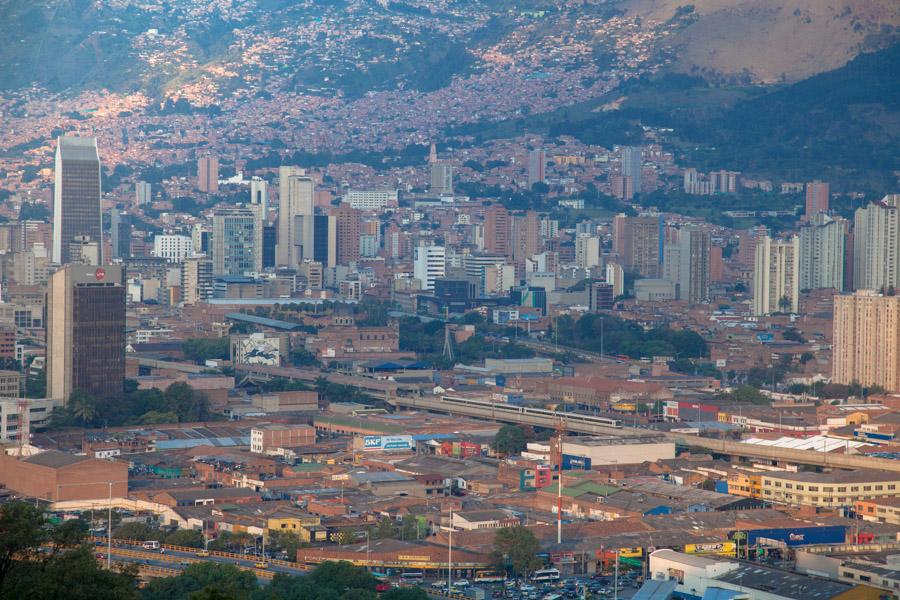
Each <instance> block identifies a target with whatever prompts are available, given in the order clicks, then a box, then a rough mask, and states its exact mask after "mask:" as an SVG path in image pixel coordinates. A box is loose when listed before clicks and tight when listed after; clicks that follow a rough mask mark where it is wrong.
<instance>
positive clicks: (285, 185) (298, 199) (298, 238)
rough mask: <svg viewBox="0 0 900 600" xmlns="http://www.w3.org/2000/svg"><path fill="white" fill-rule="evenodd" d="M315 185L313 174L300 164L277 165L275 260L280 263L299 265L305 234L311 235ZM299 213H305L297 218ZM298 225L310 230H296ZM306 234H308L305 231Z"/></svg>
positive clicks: (308, 236) (278, 264)
mask: <svg viewBox="0 0 900 600" xmlns="http://www.w3.org/2000/svg"><path fill="white" fill-rule="evenodd" d="M315 195H316V186H315V182H314V181H313V179H312V177H307V175H306V171H305V170H304V169H301V168H300V167H279V168H278V241H277V245H276V247H275V263H276V265H277V266H279V267H290V268H297V265H298V264H299V262H300V258H301V257H302V254H299V253H298V248H301V249H302V247H303V238H304V237H305V238H306V239H307V241H309V238H311V237H312V228H313V223H312V216H313V207H314V205H315ZM297 217H304V218H303V219H300V220H299V222H298V219H297ZM297 225H300V226H301V228H302V229H304V228H307V225H308V231H296V228H297ZM304 234H306V235H304Z"/></svg>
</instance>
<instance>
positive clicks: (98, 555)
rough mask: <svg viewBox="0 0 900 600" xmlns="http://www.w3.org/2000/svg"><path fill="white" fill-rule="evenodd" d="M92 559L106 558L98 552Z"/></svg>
mask: <svg viewBox="0 0 900 600" xmlns="http://www.w3.org/2000/svg"><path fill="white" fill-rule="evenodd" d="M94 558H106V556H105V555H104V554H103V553H102V552H98V553H97V554H95V555H94Z"/></svg>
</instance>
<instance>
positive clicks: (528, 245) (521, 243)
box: [512, 210, 543, 279]
mask: <svg viewBox="0 0 900 600" xmlns="http://www.w3.org/2000/svg"><path fill="white" fill-rule="evenodd" d="M512 240H513V248H512V256H513V261H514V263H515V265H516V276H517V277H518V278H519V279H524V278H525V261H526V260H528V259H529V258H531V257H532V256H534V255H535V254H540V252H541V250H543V248H542V246H543V244H542V242H541V219H540V216H539V215H538V213H537V212H536V211H533V210H529V211H527V212H526V213H525V214H524V215H520V216H516V217H514V218H513V220H512Z"/></svg>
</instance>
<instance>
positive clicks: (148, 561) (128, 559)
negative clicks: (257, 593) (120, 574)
mask: <svg viewBox="0 0 900 600" xmlns="http://www.w3.org/2000/svg"><path fill="white" fill-rule="evenodd" d="M98 560H99V559H98ZM102 560H103V561H104V564H105V561H106V554H105V553H104V554H103V559H102ZM113 562H114V563H130V564H136V565H137V566H138V567H141V566H147V567H158V568H162V569H171V570H173V571H179V572H180V571H183V570H184V568H185V567H186V566H188V565H183V564H181V563H180V562H168V561H164V560H159V559H158V558H157V559H153V558H139V557H136V556H124V555H116V553H115V552H113ZM196 562H200V561H196ZM222 564H229V563H222ZM230 564H233V563H230ZM253 571H254V572H256V571H257V569H253ZM256 579H257V581H259V582H262V583H268V582H269V581H271V578H269V577H265V576H262V575H259V574H258V573H257V575H256Z"/></svg>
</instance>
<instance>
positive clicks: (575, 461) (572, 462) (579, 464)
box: [562, 454, 591, 471]
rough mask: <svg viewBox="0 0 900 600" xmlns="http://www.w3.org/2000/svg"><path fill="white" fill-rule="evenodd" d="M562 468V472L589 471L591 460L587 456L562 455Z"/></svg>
mask: <svg viewBox="0 0 900 600" xmlns="http://www.w3.org/2000/svg"><path fill="white" fill-rule="evenodd" d="M562 468H563V471H573V470H579V471H582V470H583V471H590V470H591V459H590V457H588V456H575V455H573V454H563V455H562Z"/></svg>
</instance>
